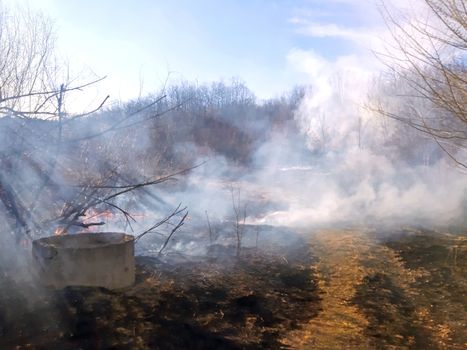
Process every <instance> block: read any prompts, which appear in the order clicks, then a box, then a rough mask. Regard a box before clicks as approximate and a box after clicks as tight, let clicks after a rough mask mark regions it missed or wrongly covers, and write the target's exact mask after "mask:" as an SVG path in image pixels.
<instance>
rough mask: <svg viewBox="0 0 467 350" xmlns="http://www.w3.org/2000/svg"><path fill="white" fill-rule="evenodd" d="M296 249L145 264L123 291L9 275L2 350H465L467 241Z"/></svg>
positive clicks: (378, 237) (409, 239) (325, 242)
mask: <svg viewBox="0 0 467 350" xmlns="http://www.w3.org/2000/svg"><path fill="white" fill-rule="evenodd" d="M295 243H296V244H294V245H293V246H289V247H287V249H283V250H281V249H265V250H260V251H256V250H255V249H250V250H248V249H245V250H244V251H243V254H242V255H241V257H240V258H237V257H235V254H230V255H229V254H224V255H222V257H219V256H216V255H214V256H211V257H210V258H205V259H201V260H198V261H187V262H178V263H173V262H172V263H168V262H167V261H165V262H163V261H161V260H158V259H156V258H151V257H139V258H138V259H137V262H138V268H137V282H136V284H135V286H134V287H132V288H130V289H127V290H123V291H109V290H105V289H101V288H78V287H74V288H71V287H68V288H65V289H63V290H60V291H54V292H52V291H48V292H42V294H41V295H36V296H35V298H32V297H27V296H26V295H28V294H27V293H26V290H24V289H23V290H21V293H19V292H18V286H17V285H15V283H13V282H12V281H11V280H10V279H8V278H6V277H5V276H4V277H3V278H0V288H1V289H0V290H1V291H2V293H1V294H0V349H2V350H3V349H286V348H290V349H464V348H465V346H466V345H467V344H466V343H467V333H466V331H465V329H467V327H466V324H467V310H466V308H467V303H466V300H467V296H466V291H467V288H466V287H467V268H466V267H467V235H466V232H465V231H462V230H460V231H458V232H455V233H454V232H451V233H449V232H447V231H443V232H435V231H428V230H420V229H407V230H402V231H391V232H378V230H370V229H361V230H356V229H349V230H345V229H340V230H328V231H319V232H317V233H315V234H311V235H310V234H307V235H306V236H303V238H302V239H301V240H296V242H295ZM217 250H219V248H218V249H217ZM32 292H34V290H33V291H32ZM36 294H37V291H36Z"/></svg>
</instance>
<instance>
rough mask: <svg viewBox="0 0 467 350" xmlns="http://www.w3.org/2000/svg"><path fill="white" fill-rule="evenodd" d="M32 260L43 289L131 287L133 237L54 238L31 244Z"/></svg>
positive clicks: (112, 234)
mask: <svg viewBox="0 0 467 350" xmlns="http://www.w3.org/2000/svg"><path fill="white" fill-rule="evenodd" d="M32 251H33V256H34V258H35V260H36V261H37V262H38V266H39V268H40V271H39V274H40V277H41V280H42V281H43V283H45V284H46V285H49V286H52V287H56V288H62V287H65V286H93V287H105V288H109V289H116V288H124V287H128V286H131V285H132V284H133V283H134V280H135V271H134V268H135V260H134V237H133V236H130V235H126V234H124V233H115V232H98V233H81V234H76V235H57V236H52V237H46V238H41V239H38V240H35V241H34V242H33V248H32Z"/></svg>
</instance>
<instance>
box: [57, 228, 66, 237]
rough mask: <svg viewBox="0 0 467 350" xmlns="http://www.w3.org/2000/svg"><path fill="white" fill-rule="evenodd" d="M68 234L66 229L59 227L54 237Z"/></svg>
mask: <svg viewBox="0 0 467 350" xmlns="http://www.w3.org/2000/svg"><path fill="white" fill-rule="evenodd" d="M64 234H66V231H65V228H64V227H57V228H56V229H55V231H54V236H61V235H64Z"/></svg>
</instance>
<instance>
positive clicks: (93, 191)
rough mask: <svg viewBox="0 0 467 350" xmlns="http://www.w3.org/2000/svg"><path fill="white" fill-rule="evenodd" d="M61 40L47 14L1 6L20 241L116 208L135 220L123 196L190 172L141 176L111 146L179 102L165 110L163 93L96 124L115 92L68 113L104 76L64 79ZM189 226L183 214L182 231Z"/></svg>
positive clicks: (2, 171)
mask: <svg viewBox="0 0 467 350" xmlns="http://www.w3.org/2000/svg"><path fill="white" fill-rule="evenodd" d="M53 41H54V40H53V32H52V27H51V25H50V23H49V21H48V20H47V19H46V18H44V17H42V16H40V15H37V14H33V13H31V12H29V11H21V12H10V11H9V10H8V9H6V8H2V9H1V11H0V65H2V67H1V69H0V216H1V217H2V218H5V219H6V221H7V223H9V224H10V229H6V230H5V231H9V232H14V233H15V237H16V240H17V242H19V241H21V240H23V239H25V238H28V237H29V238H32V237H33V236H34V235H41V234H50V233H51V232H53V231H54V229H55V228H57V229H58V230H59V232H66V231H68V230H69V229H70V228H72V227H79V228H81V229H83V228H89V227H92V226H100V225H102V224H103V222H102V221H99V220H92V221H89V220H88V219H89V218H90V217H92V215H90V214H89V213H90V212H92V211H96V210H112V211H115V212H116V213H118V214H121V215H123V216H124V218H125V220H126V222H127V223H128V225H130V226H131V222H132V221H134V218H133V216H132V215H131V213H130V212H129V211H128V209H127V208H125V206H124V205H122V204H121V203H120V202H119V199H120V198H122V197H124V196H126V195H128V194H130V193H139V194H143V195H144V194H146V195H149V196H151V195H152V193H151V192H148V191H146V192H144V190H145V189H146V188H147V187H150V186H154V185H157V184H160V183H162V182H165V181H168V180H170V179H172V178H173V176H175V175H177V174H183V173H185V172H186V171H188V170H187V169H186V170H182V171H179V172H172V173H166V174H163V175H162V176H152V177H151V178H148V177H147V176H145V177H140V176H138V174H137V172H136V171H135V169H134V172H135V174H134V176H131V175H129V174H125V173H124V172H122V171H121V166H120V165H121V163H122V159H123V157H121V155H116V156H115V157H114V158H112V154H109V153H108V152H106V151H107V150H112V149H113V148H114V146H115V145H118V143H117V142H116V141H120V142H121V141H122V140H125V138H129V137H133V138H135V137H137V135H136V134H135V130H141V128H138V127H139V126H142V125H144V124H145V123H148V122H151V121H152V120H154V119H157V118H158V117H160V116H162V115H164V114H165V113H167V112H168V111H170V110H173V109H174V108H177V106H168V107H165V108H159V104H160V103H161V101H163V100H164V98H165V96H164V95H162V96H159V97H157V98H155V99H154V100H153V101H150V102H148V103H147V104H146V105H144V106H138V107H137V108H135V109H134V110H132V111H128V112H127V113H125V114H124V115H122V116H118V118H113V119H112V120H110V122H107V123H102V122H96V118H95V117H92V118H91V117H90V115H91V114H92V113H94V112H96V111H99V110H100V109H101V108H102V107H103V105H104V103H105V102H106V101H107V99H108V96H107V97H105V98H104V99H103V100H102V102H101V103H100V104H98V105H97V106H96V107H95V108H94V109H93V110H91V111H89V112H87V113H81V114H78V115H73V114H69V113H67V112H66V108H65V102H66V97H67V94H69V93H71V92H73V91H77V90H81V89H84V88H87V87H88V86H89V85H92V84H96V83H98V82H99V81H100V80H101V79H102V78H101V79H96V80H94V81H91V82H88V83H84V84H78V85H72V84H71V83H69V82H65V83H60V84H57V77H58V76H59V70H60V66H57V65H56V62H57V61H56V60H55V58H54V55H53ZM130 129H131V130H132V132H131V133H130V132H128V130H130ZM110 135H112V136H113V135H115V136H116V138H113V137H112V136H110ZM115 148H117V149H118V150H121V149H122V147H120V148H118V147H115ZM100 150H103V151H101V154H99V151H100ZM126 151H127V153H131V152H132V150H126ZM90 157H94V158H95V163H97V164H96V165H95V166H94V168H92V167H91V165H90V164H89V162H88V161H87V159H88V158H90ZM177 214H178V213H177ZM172 216H174V215H172ZM172 216H169V218H168V219H167V220H165V221H164V222H167V221H168V220H169V219H170V218H172ZM185 217H186V216H185ZM182 224H183V220H181V221H180V223H179V225H178V226H176V227H177V229H178V228H179V227H180V226H182ZM156 225H157V224H156ZM158 226H160V225H158ZM158 226H156V227H158ZM151 229H152V230H153V229H155V226H154V225H153V227H152V228H151ZM151 229H150V230H149V231H147V232H146V231H145V232H143V233H144V234H146V233H148V232H150V231H151ZM174 232H175V231H174V230H172V231H171V233H170V235H169V239H170V237H171V236H172V235H173V233H174ZM140 236H141V235H140ZM167 243H168V240H167V242H166V243H165V245H167ZM164 247H165V246H164Z"/></svg>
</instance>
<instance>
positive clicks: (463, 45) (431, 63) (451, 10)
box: [375, 0, 467, 168]
mask: <svg viewBox="0 0 467 350" xmlns="http://www.w3.org/2000/svg"><path fill="white" fill-rule="evenodd" d="M421 3H422V4H423V5H424V8H425V9H426V10H427V11H426V12H427V13H428V16H424V15H423V14H421V13H419V14H416V15H412V16H407V15H405V14H404V13H403V12H400V11H397V10H396V9H394V8H391V7H390V6H389V3H388V2H386V1H382V3H381V11H382V14H383V16H384V18H385V20H386V23H387V26H388V28H389V29H390V31H391V36H392V39H393V40H392V43H393V44H390V45H389V44H388V46H387V50H386V51H385V52H379V53H378V54H379V57H380V58H381V59H382V61H383V62H384V63H385V64H386V65H387V66H388V67H389V69H390V73H391V74H390V75H388V76H387V77H385V80H386V85H388V84H394V82H395V81H396V82H397V83H396V84H398V89H399V93H398V96H396V98H397V99H399V100H400V101H403V103H401V104H399V105H398V106H397V107H394V106H395V105H396V104H393V105H390V104H385V103H379V105H378V106H376V107H375V110H376V111H377V112H379V113H380V114H382V115H384V116H387V117H390V118H393V119H396V120H398V121H401V122H403V123H405V124H407V125H408V126H410V127H412V128H414V129H416V130H418V131H420V132H422V133H424V134H426V135H428V136H429V137H431V138H433V139H434V140H435V142H436V143H437V144H438V145H439V147H440V148H441V149H442V150H443V151H444V152H445V153H446V154H447V155H448V156H449V157H450V158H451V159H452V160H453V161H454V162H455V163H456V164H457V165H459V166H460V167H462V168H467V159H466V153H467V114H466V113H467V111H466V106H467V72H466V62H467V61H466V58H467V6H466V3H465V1H464V0H421Z"/></svg>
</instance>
